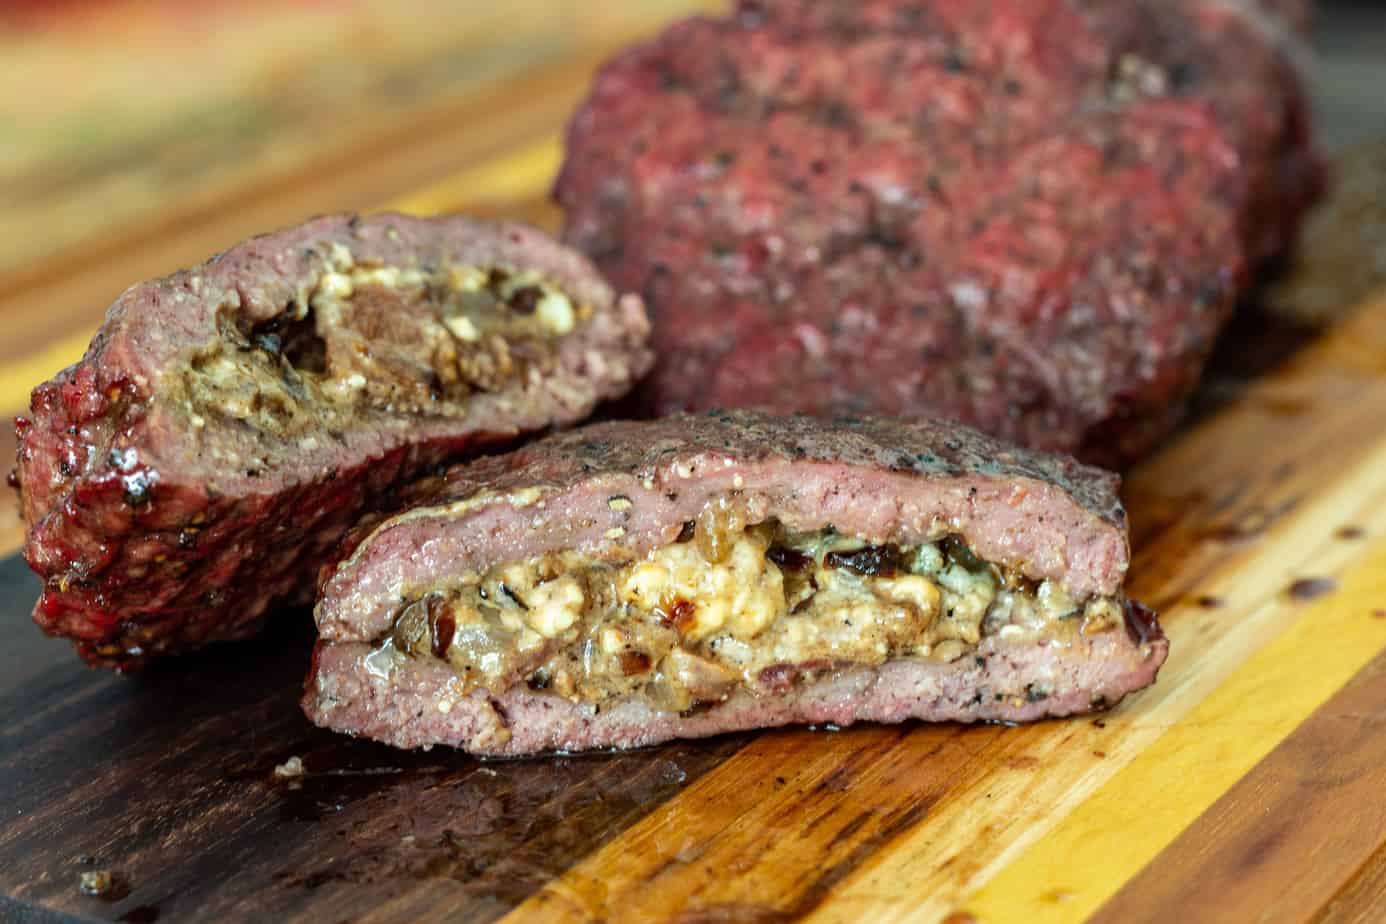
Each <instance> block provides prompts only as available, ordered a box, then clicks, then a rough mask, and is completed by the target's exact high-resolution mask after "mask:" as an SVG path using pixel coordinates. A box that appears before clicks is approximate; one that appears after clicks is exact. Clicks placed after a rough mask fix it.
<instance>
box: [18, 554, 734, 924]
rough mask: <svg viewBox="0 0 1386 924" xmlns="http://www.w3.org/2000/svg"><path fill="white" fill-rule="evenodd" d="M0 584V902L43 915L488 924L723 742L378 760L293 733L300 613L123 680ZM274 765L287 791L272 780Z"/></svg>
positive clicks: (672, 786) (302, 726)
mask: <svg viewBox="0 0 1386 924" xmlns="http://www.w3.org/2000/svg"><path fill="white" fill-rule="evenodd" d="M0 579H2V580H0V590H3V591H5V592H4V594H3V596H2V597H0V634H3V637H4V638H5V639H6V642H7V644H6V647H5V650H4V655H3V661H0V669H3V670H4V673H3V675H0V792H3V793H4V794H5V799H4V801H5V813H6V814H5V823H4V825H3V826H0V892H3V893H5V894H8V895H11V896H13V897H15V898H17V899H21V900H23V901H26V902H35V903H40V904H42V905H44V906H47V907H49V908H54V909H59V910H62V911H70V912H73V913H77V914H85V915H94V916H97V917H119V916H121V915H124V914H126V913H128V912H130V911H132V910H134V909H136V908H140V907H144V908H155V909H158V912H159V914H160V919H161V920H171V919H184V920H188V919H199V920H229V919H250V918H254V919H257V920H285V919H290V918H293V917H295V916H298V915H301V914H305V913H307V912H308V910H309V909H310V908H311V910H312V914H313V915H314V917H315V919H318V917H319V916H321V919H322V920H339V919H343V918H351V917H356V916H357V915H359V914H360V913H362V912H363V911H364V910H365V909H366V908H371V907H377V906H383V905H388V904H389V903H390V902H391V900H392V898H393V897H394V896H396V895H399V894H400V893H403V892H414V893H417V894H418V895H420V896H422V895H427V896H429V897H430V900H432V901H438V902H441V904H440V905H439V906H438V907H447V908H454V909H457V908H462V907H464V906H465V914H462V915H461V916H455V917H453V918H452V919H453V920H462V921H477V922H485V921H490V920H493V919H494V918H496V917H499V916H500V915H502V914H503V913H505V912H506V911H507V910H509V909H510V908H511V907H512V906H513V905H515V904H517V903H519V902H521V901H523V900H524V899H525V898H526V897H528V896H529V895H530V894H531V893H532V892H533V891H535V890H536V889H537V888H538V887H539V886H540V885H542V884H543V883H545V882H547V881H548V880H549V879H550V878H552V877H554V876H557V875H559V874H561V873H562V872H564V871H565V870H566V869H567V868H568V866H569V865H571V864H572V863H573V862H575V861H577V860H578V859H581V858H582V857H584V856H586V855H587V854H588V853H590V852H592V851H593V850H595V849H597V848H598V847H600V846H601V845H602V844H603V843H605V842H606V841H608V840H610V839H611V838H613V837H615V836H616V835H617V834H619V833H620V832H621V831H623V830H625V829H626V828H627V827H628V826H629V825H631V824H633V823H634V822H635V821H636V820H638V819H639V818H640V817H642V816H643V815H644V814H645V813H646V812H648V811H650V810H652V809H654V808H656V807H658V806H659V805H660V804H661V803H662V802H664V801H665V800H666V799H668V798H670V797H671V796H672V795H674V794H675V793H677V792H678V791H679V790H680V789H682V788H683V787H684V786H686V785H687V784H688V783H690V782H691V781H693V780H695V779H697V778H698V777H699V776H701V775H702V774H703V773H704V772H706V771H707V770H708V769H710V768H711V767H713V766H715V765H716V764H718V763H720V762H721V761H722V760H724V759H725V758H726V757H727V756H729V755H730V754H732V753H733V752H735V751H736V750H737V749H738V748H739V747H741V745H742V743H743V741H744V739H742V738H735V737H731V738H723V739H719V740H716V741H711V742H702V743H693V744H687V745H679V746H676V747H671V748H662V749H659V750H652V751H643V752H634V753H626V754H619V755H604V756H597V757H588V758H558V759H553V760H544V761H529V762H512V763H495V764H482V763H479V762H477V761H475V760H471V759H469V758H466V757H465V756H463V755H460V754H458V753H456V752H451V751H446V750H437V751H433V752H427V753H425V752H399V751H395V750H393V749H390V748H386V747H383V746H378V745H373V744H370V743H368V742H363V741H353V740H350V739H347V738H344V737H341V736H338V735H334V734H330V733H327V732H323V731H321V730H318V729H315V728H313V727H311V726H310V725H309V724H308V722H307V721H306V720H305V719H304V718H303V717H302V714H301V713H300V712H299V711H298V709H297V705H296V699H297V696H298V691H299V689H300V684H301V680H302V677H303V674H304V670H305V668H306V665H307V659H308V648H309V645H310V643H311V633H310V630H309V627H308V624H307V623H308V620H307V618H306V614H299V618H298V619H296V620H295V619H286V620H281V625H280V627H279V628H278V629H277V630H274V631H271V633H270V635H269V637H267V638H265V639H262V640H260V641H257V642H253V643H247V644H241V645H228V646H222V648H221V650H219V651H215V652H211V653H206V654H202V655H194V656H190V657H188V658H184V659H179V660H178V661H176V662H170V663H166V664H162V665H157V666H156V667H155V668H153V669H151V670H150V671H149V672H147V673H146V674H145V675H143V676H139V677H134V678H122V677H117V676H113V675H109V674H105V673H102V672H95V671H89V670H87V669H86V668H85V667H83V666H82V665H81V664H80V663H78V662H77V660H76V658H75V657H74V656H73V655H72V653H71V650H70V649H69V648H68V647H67V645H66V644H64V643H61V642H57V641H53V640H50V639H45V638H43V637H42V636H41V635H40V634H39V633H38V632H36V631H35V630H34V628H33V626H32V625H31V624H30V623H29V618H28V609H29V606H30V604H31V603H32V599H33V591H34V590H35V586H34V582H33V580H32V577H31V576H29V575H28V574H27V571H26V570H25V569H24V567H23V565H22V563H20V562H18V561H17V560H16V559H10V560H7V561H4V562H0ZM294 755H297V756H299V757H301V758H302V760H303V762H304V764H305V765H306V767H307V770H308V773H307V775H306V776H305V777H303V778H302V779H300V780H297V781H294V782H292V783H288V782H283V781H276V780H275V779H274V774H273V771H274V767H275V766H276V765H277V764H280V763H282V762H283V761H285V760H286V759H287V758H289V757H290V756H294ZM84 858H86V859H85V860H84ZM101 868H108V869H114V870H117V871H119V873H120V874H121V876H122V877H123V878H124V879H125V880H126V881H127V882H128V885H129V887H130V891H129V894H128V895H127V896H126V897H124V898H123V899H121V900H120V901H119V902H118V903H115V904H105V903H103V902H101V901H99V900H97V899H94V898H90V897H87V896H85V895H83V894H81V892H80V891H79V889H78V882H79V877H80V874H81V873H82V872H83V871H86V870H93V869H101ZM252 911H253V913H252Z"/></svg>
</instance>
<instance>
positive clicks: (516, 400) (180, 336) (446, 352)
mask: <svg viewBox="0 0 1386 924" xmlns="http://www.w3.org/2000/svg"><path fill="white" fill-rule="evenodd" d="M647 334H648V323H647V321H646V319H645V315H644V310H643V307H642V305H641V302H640V299H639V297H638V296H635V295H626V296H622V297H620V298H617V296H616V294H615V293H614V292H613V291H612V289H611V288H610V287H609V286H608V285H607V284H606V283H605V282H604V281H603V280H602V279H601V277H600V276H599V275H598V274H597V273H596V272H595V270H594V269H593V268H592V266H591V265H590V264H589V263H588V262H587V261H586V260H585V259H584V258H583V257H581V256H580V255H578V254H576V253H574V252H572V251H570V250H567V249H566V248H563V247H561V246H559V245H558V244H556V243H554V242H553V241H551V240H549V239H548V238H546V237H545V236H544V235H542V234H540V233H539V232H537V231H534V230H532V229H530V228H526V227H522V226H518V225H496V226H489V225H484V224H480V223H477V222H474V221H471V220H468V219H465V218H438V219H418V218H411V217H408V216H404V215H392V214H386V215H377V216H373V217H370V218H364V219H358V218H355V217H333V218H322V219H317V220H315V221H312V222H309V223H308V224H306V225H303V226H301V227H298V228H293V229H290V230H287V231H282V232H280V233H277V234H271V235H268V236H265V237H259V238H254V239H252V240H250V241H247V242H246V243H244V244H241V245H240V246H237V247H235V248H233V249H231V250H229V251H227V252H225V253H223V254H221V255H220V256H217V257H214V258H213V259H212V260H210V261H209V262H207V263H206V264H204V265H202V266H200V267H198V268H196V269H193V270H185V271H182V272H178V273H175V274H173V275H172V276H169V277H167V278H164V279H159V280H155V281H153V282H149V283H145V284H142V285H138V286H135V287H133V288H131V289H129V290H128V291H127V292H125V294H124V295H122V296H121V297H120V298H119V299H118V300H117V301H116V303H115V304H114V305H113V306H112V307H111V309H110V311H109V312H108V314H107V317H106V322H105V324H104V325H103V326H102V328H101V330H100V331H99V332H98V334H97V336H96V339H95V340H94V341H93V343H92V345H91V348H90V349H89V350H88V351H87V354H86V356H85V358H83V360H82V361H81V362H80V363H78V364H77V365H75V366H73V367H71V368H69V369H67V370H65V371H64V372H62V373H60V374H59V375H58V376H57V377H56V378H55V379H53V380H52V381H50V382H47V383H45V384H43V385H41V386H39V387H38V388H37V389H36V390H35V391H34V394H33V400H32V404H31V413H30V415H29V417H28V418H27V419H20V420H19V421H18V422H17V425H16V426H17V430H18V434H19V466H18V469H17V470H16V473H15V475H14V476H12V479H13V481H14V483H15V484H16V485H17V487H18V488H19V491H20V494H21V498H22V505H23V511H24V516H25V520H26V522H27V524H28V536H27V545H26V547H25V555H26V557H27V558H28V561H29V563H30V565H32V566H33V568H34V570H35V571H37V572H38V573H39V574H40V575H41V576H42V577H43V579H44V589H43V596H42V598H41V599H40V600H39V602H38V605H37V608H36V609H35V612H34V618H35V619H36V620H37V622H38V623H39V625H40V626H42V627H43V628H44V629H45V630H46V631H48V632H50V633H53V634H55V635H65V636H69V637H71V638H72V639H74V640H75V641H76V642H77V646H78V649H79V651H80V652H81V653H82V655H83V656H84V657H85V658H87V659H88V660H89V661H91V662H93V663H102V664H109V665H114V666H118V667H129V666H133V665H134V664H137V663H138V662H139V661H140V660H142V659H144V658H147V657H149V656H152V655H156V654H162V653H166V652H173V651H179V650H183V649H188V648H192V647H195V646H198V645H201V644H203V643H205V642H207V641H210V640H214V639H228V638H238V637H241V636H244V635H247V634H249V633H250V632H252V631H254V629H255V628H256V625H257V623H258V622H259V620H260V619H261V617H262V616H263V615H264V613H265V611H266V608H267V607H268V606H269V605H270V604H271V603H273V602H276V601H306V600H308V599H311V592H312V589H313V586H314V576H315V572H316V570H317V568H318V566H319V565H320V564H321V562H322V560H323V559H324V557H325V556H326V555H327V554H328V553H329V552H330V551H331V550H333V549H334V548H335V547H336V545H337V543H338V542H339V541H340V539H341V537H342V534H343V532H344V531H345V530H346V529H347V528H348V527H349V526H350V525H351V524H352V523H354V522H355V521H356V519H357V518H358V517H359V516H360V515H361V513H362V512H363V511H364V510H366V509H369V508H370V507H372V505H374V504H376V503H377V502H379V501H380V500H381V499H382V498H384V497H385V496H387V494H388V492H389V491H390V489H391V488H392V487H393V486H395V485H396V484H397V483H399V482H400V481H401V480H403V479H406V478H410V477H412V476H415V475H418V474H419V473H421V472H422V471H424V470H426V469H428V468H430V467H432V466H435V465H437V464H439V463H441V462H442V461H444V460H447V459H450V458H455V457H457V456H458V455H459V454H460V453H466V452H469V451H472V450H474V449H476V448H478V447H481V446H485V445H488V444H496V443H500V442H504V441H509V440H512V439H514V438H515V437H516V436H517V435H520V434H524V433H529V432H532V431H535V430H540V429H543V428H545V427H548V426H550V425H553V424H566V423H572V422H574V421H577V420H580V419H581V418H583V417H585V416H586V415H587V414H589V413H590V412H591V410H592V408H593V406H594V405H595V404H596V403H597V402H598V401H600V400H602V399H608V398H613V397H615V396H618V395H621V394H622V393H624V392H625V391H626V390H627V389H628V388H629V387H630V385H631V383H632V382H633V381H634V380H635V379H636V378H637V377H638V376H639V375H640V374H641V373H642V372H644V371H645V370H646V369H647V368H648V367H649V364H650V361H651V356H650V353H649V351H648V349H647V348H646V344H645V341H646V337H647Z"/></svg>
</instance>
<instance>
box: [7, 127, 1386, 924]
mask: <svg viewBox="0 0 1386 924" xmlns="http://www.w3.org/2000/svg"><path fill="white" fill-rule="evenodd" d="M556 158H557V143H556V140H555V139H553V138H547V139H544V140H542V141H540V142H537V143H534V144H531V145H526V146H524V147H522V148H520V149H517V150H515V151H514V152H512V153H510V154H507V155H505V156H504V157H503V158H501V159H500V160H497V161H494V162H489V163H483V164H482V165H481V166H478V167H475V168H472V169H471V170H470V171H468V173H467V174H466V175H462V176H459V177H457V178H455V179H454V180H453V181H451V182H448V183H445V184H443V185H442V186H440V187H438V188H435V189H431V190H426V191H424V192H422V193H420V194H418V195H415V196H412V197H410V198H408V199H407V200H406V201H404V202H403V203H400V204H402V205H405V206H408V207H411V208H414V209H416V210H419V211H436V210H443V209H448V208H452V207H455V206H457V205H459V204H460V203H461V202H462V201H463V200H464V199H466V198H467V197H468V196H469V195H471V193H472V191H473V190H476V189H485V190H488V191H489V193H490V194H492V195H493V196H495V195H499V196H500V197H501V198H503V199H504V198H507V197H508V199H509V201H510V203H511V204H510V205H508V206H505V207H504V209H503V210H504V211H510V212H519V213H522V214H526V215H528V216H529V217H531V218H535V219H537V220H541V221H543V220H551V219H552V215H551V214H550V213H548V211H547V209H546V208H545V207H544V206H543V205H542V204H541V200H540V198H539V195H540V193H541V190H542V188H543V187H544V185H545V184H546V182H547V178H548V176H549V175H550V173H551V171H552V169H553V167H554V164H555V162H556ZM1265 323H1268V322H1266V321H1265V319H1264V318H1261V317H1259V316H1256V315H1252V316H1250V317H1249V318H1248V319H1247V320H1244V321H1243V322H1242V323H1241V324H1240V325H1239V328H1238V329H1237V330H1236V331H1234V333H1233V335H1232V336H1231V337H1230V338H1229V345H1228V347H1227V348H1226V349H1225V350H1224V353H1223V355H1222V356H1221V357H1220V358H1219V359H1218V361H1217V364H1216V367H1215V368H1216V369H1217V370H1218V371H1216V372H1215V374H1214V375H1213V377H1212V378H1211V379H1210V384H1209V385H1208V386H1207V387H1206V388H1205V389H1204V391H1203V393H1202V394H1201V396H1200V407H1201V408H1202V411H1201V418H1200V420H1199V422H1198V423H1196V424H1194V425H1191V426H1189V427H1187V428H1186V429H1185V430H1184V431H1183V432H1182V433H1181V434H1180V435H1179V436H1178V438H1177V439H1176V440H1175V441H1174V442H1173V443H1172V445H1171V446H1170V447H1169V448H1168V449H1167V450H1166V451H1165V452H1163V453H1162V454H1161V455H1159V456H1158V457H1156V458H1155V459H1154V460H1152V461H1151V462H1149V463H1148V464H1146V465H1145V466H1143V467H1142V468H1140V469H1139V470H1137V471H1136V472H1135V473H1133V475H1132V476H1131V477H1130V478H1129V480H1128V482H1127V486H1126V489H1125V491H1124V495H1125V497H1126V500H1127V503H1128V505H1129V508H1130V512H1131V519H1132V523H1133V528H1134V545H1135V559H1134V564H1133V567H1132V569H1131V574H1132V580H1131V585H1130V589H1131V592H1132V593H1133V595H1135V596H1136V597H1138V598H1140V599H1142V600H1145V601H1147V602H1148V603H1150V604H1151V605H1153V606H1155V607H1157V608H1159V609H1160V610H1162V611H1163V613H1164V625H1165V627H1166V631H1167V632H1168V634H1169V635H1170V638H1171V640H1172V643H1173V651H1172V654H1171V656H1170V660H1169V663H1168V664H1167V665H1166V667H1165V668H1164V670H1163V672H1162V674H1161V677H1160V680H1159V682H1158V683H1157V684H1156V685H1155V686H1154V687H1152V688H1151V689H1149V690H1147V691H1145V692H1144V693H1142V694H1140V695H1138V696H1135V697H1133V698H1131V699H1129V700H1128V701H1127V702H1126V703H1125V704H1123V705H1122V706H1121V707H1120V708H1119V709H1117V710H1116V711H1114V712H1112V713H1109V714H1106V715H1103V716H1098V717H1093V718H1087V719H1075V720H1072V721H1056V722H1046V723H1043V724H1039V725H1035V726H1030V727H1022V728H1003V727H994V726H980V727H961V726H955V725H941V726H924V725H906V726H900V727H861V728H853V729H847V730H841V731H837V730H831V729H822V730H816V731H814V730H803V729H797V730H781V731H772V732H766V733H763V734H745V735H735V736H729V737H723V738H718V739H715V740H711V741H705V742H697V743H688V744H677V745H674V746H670V747H664V748H657V749H653V750H648V751H641V752H635V753H625V754H616V755H603V756H592V757H560V758H552V759H544V760H532V761H518V762H507V763H480V762H477V761H475V760H472V759H470V758H467V757H465V756H462V755H460V754H456V753H451V752H447V751H443V750H435V751H432V752H428V753H403V752H397V751H393V750H390V749H388V748H385V747H382V746H377V745H374V744H370V743H366V742H359V741H353V740H349V739H346V738H342V737H338V736H336V735H332V734H329V733H327V732H323V731H320V730H318V729H315V728H313V727H312V726H310V725H309V724H308V723H307V722H306V720H304V718H303V717H302V716H301V715H300V714H299V712H298V710H297V708H296V706H295V701H296V698H297V696H298V693H299V685H300V682H301V678H302V675H303V672H304V670H305V667H306V663H307V655H308V649H309V645H310V642H311V628H310V622H309V619H308V616H307V614H306V613H285V614H284V615H283V617H282V618H281V619H280V620H278V626H277V629H276V631H275V632H274V633H273V634H272V637H270V638H266V639H264V640H261V641H257V642H253V643H247V644H240V645H227V646H223V647H221V648H219V649H217V650H214V651H209V652H205V653H203V654H199V655H195V656H192V657H190V658H186V659H182V660H179V661H176V662H174V663H167V664H160V665H157V666H156V667H155V668H153V669H152V670H150V671H148V672H147V673H146V674H144V675H142V676H139V677H134V678H122V677H115V676H111V675H109V674H106V673H104V672H95V671H89V670H87V669H85V668H84V667H83V666H82V665H81V664H79V663H78V662H77V660H76V659H75V658H74V657H73V655H72V654H71V652H70V651H69V649H68V648H67V646H66V645H64V644H63V643H60V642H56V641H51V640H47V639H44V638H43V637H41V636H40V635H39V634H38V633H37V632H36V631H35V630H34V629H33V627H32V626H31V625H30V624H29V622H28V608H29V606H30V604H31V602H32V600H33V598H34V596H35V592H36V582H35V580H34V579H33V578H32V576H30V575H29V574H28V572H27V571H26V570H25V569H24V568H23V566H22V563H20V562H19V561H18V559H17V558H11V559H9V560H7V561H5V562H4V563H3V564H2V565H0V588H3V590H0V622H2V623H3V628H4V630H5V635H4V638H5V640H6V644H5V645H4V646H3V647H0V812H3V815H0V818H3V821H2V822H0V890H3V892H4V893H5V894H6V895H8V896H10V897H11V900H10V903H9V904H6V905H3V906H0V916H3V915H4V914H8V915H10V916H16V915H20V914H25V915H33V917H28V918H26V919H27V920H71V919H72V917H69V916H93V917H99V918H116V919H120V920H124V921H146V922H148V921H154V920H160V921H175V920H215V921H242V920H243V921H251V920H254V921H261V920H275V921H278V920H302V921H312V922H319V921H322V922H336V921H341V920H356V919H360V920H368V921H418V920H430V921H431V920H436V921H457V920H460V921H492V920H495V919H497V918H501V917H502V916H506V915H509V916H510V917H507V918H506V920H507V921H509V920H515V921H520V920H534V921H552V920H571V921H595V920H609V921H638V920H651V919H667V920H678V921H780V920H791V919H800V918H806V919H808V920H813V921H867V920H870V921H877V920H896V919H898V920H921V921H938V920H946V921H948V922H950V924H961V922H968V921H973V920H976V921H997V922H1007V921H1014V920H1019V919H1021V918H1022V917H1023V918H1024V919H1026V920H1028V921H1031V922H1041V921H1056V922H1058V921H1075V920H1080V919H1083V918H1085V917H1086V916H1088V915H1091V914H1096V916H1097V919H1098V920H1111V921H1117V920H1122V921H1126V920H1132V919H1154V918H1156V917H1160V918H1162V919H1163V918H1169V917H1171V916H1173V917H1175V918H1176V919H1177V918H1179V917H1180V916H1181V915H1182V916H1183V917H1184V918H1185V919H1189V920H1213V919H1218V920H1227V921H1248V920H1253V919H1254V920H1274V921H1310V920H1314V921H1320V920H1334V921H1337V920H1343V921H1349V920H1358V921H1368V920H1375V919H1377V918H1378V917H1380V916H1381V915H1383V914H1386V905H1384V904H1382V903H1383V902H1386V798H1383V797H1382V795H1381V794H1382V792H1383V791H1386V428H1383V422H1386V298H1383V299H1378V300H1374V301H1368V302H1367V303H1364V304H1363V305H1361V306H1360V309H1359V310H1358V311H1357V312H1356V313H1355V314H1353V315H1352V316H1350V317H1348V318H1347V319H1346V320H1345V321H1343V322H1341V323H1340V324H1339V325H1338V326H1337V327H1336V328H1335V329H1333V330H1332V331H1331V332H1329V333H1328V334H1327V335H1326V336H1323V337H1322V338H1320V339H1318V340H1317V341H1315V342H1312V343H1308V344H1307V345H1304V346H1302V347H1301V348H1299V349H1296V350H1294V351H1293V352H1292V354H1291V355H1290V356H1289V358H1288V359H1286V360H1284V361H1282V362H1280V363H1279V364H1278V365H1277V366H1276V367H1275V368H1274V369H1273V370H1271V371H1269V372H1264V373H1263V372H1262V370H1261V369H1260V368H1259V367H1258V363H1259V364H1264V362H1265V361H1266V360H1267V359H1270V360H1274V359H1275V357H1276V355H1277V354H1278V353H1279V352H1281V351H1280V350H1279V349H1278V348H1277V344H1281V345H1283V344H1290V345H1294V344H1296V343H1297V340H1296V338H1295V337H1293V336H1291V337H1289V338H1277V337H1274V336H1271V334H1273V333H1275V331H1274V330H1273V329H1271V328H1266V327H1262V326H1261V325H1263V324H1265ZM1213 406H1215V407H1213ZM1210 407H1211V409H1210ZM292 757H298V758H300V759H301V761H302V764H303V767H304V770H305V772H304V774H303V776H301V777H296V778H288V779H284V778H280V777H277V776H276V773H275V768H276V767H277V766H279V765H282V764H284V763H285V762H286V761H288V760H289V759H290V758H292ZM104 872H109V873H110V874H111V880H112V885H111V888H110V889H109V891H108V892H107V894H106V895H105V897H104V898H98V897H92V896H88V895H86V894H84V893H83V892H82V890H81V888H80V886H81V883H82V876H83V874H84V873H104ZM21 903H22V904H21ZM20 909H27V910H23V911H21V910H20ZM50 911H51V914H49V916H48V917H44V914H47V913H49V912H50Z"/></svg>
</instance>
